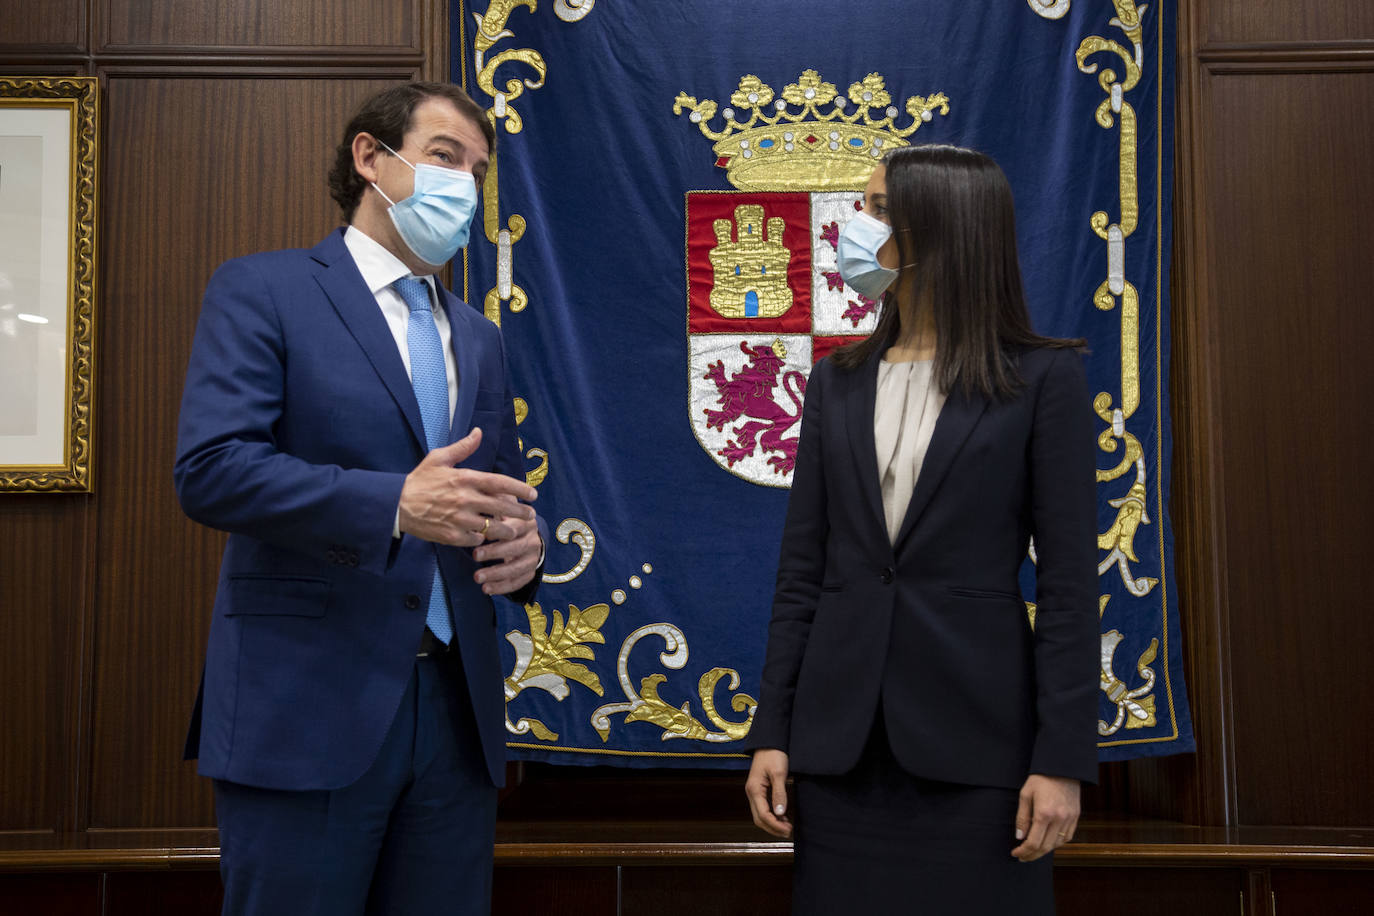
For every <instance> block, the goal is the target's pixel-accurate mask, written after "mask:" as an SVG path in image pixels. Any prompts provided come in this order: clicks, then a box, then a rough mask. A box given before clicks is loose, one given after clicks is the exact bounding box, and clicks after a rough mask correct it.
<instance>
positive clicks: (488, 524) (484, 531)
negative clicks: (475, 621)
mask: <svg viewBox="0 0 1374 916" xmlns="http://www.w3.org/2000/svg"><path fill="white" fill-rule="evenodd" d="M490 527H491V518H490V517H488V518H487V520H486V521H484V522H482V530H481V531H479V532H477V533H478V534H480V535H481V536H482V537H486V536H487V529H488V528H490ZM1060 836H1063V834H1060Z"/></svg>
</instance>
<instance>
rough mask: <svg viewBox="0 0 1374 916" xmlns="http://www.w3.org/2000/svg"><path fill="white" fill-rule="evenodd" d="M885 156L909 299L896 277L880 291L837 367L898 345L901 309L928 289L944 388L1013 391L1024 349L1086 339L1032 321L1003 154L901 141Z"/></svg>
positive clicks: (997, 395)
mask: <svg viewBox="0 0 1374 916" xmlns="http://www.w3.org/2000/svg"><path fill="white" fill-rule="evenodd" d="M883 164H884V165H885V166H886V167H887V176H886V177H887V212H888V217H889V218H890V219H891V221H892V231H893V234H894V236H895V237H896V239H897V248H898V251H899V252H900V254H901V262H900V263H901V264H902V268H901V270H902V273H903V275H906V274H909V275H910V276H911V280H910V283H909V292H908V295H909V296H910V300H909V301H907V302H905V303H902V302H898V301H897V289H899V288H900V285H901V282H902V281H901V279H898V280H897V281H896V282H894V283H893V285H892V288H891V289H889V290H888V292H887V293H885V294H884V296H883V304H882V309H881V313H880V315H879V318H878V326H877V327H876V328H875V329H874V331H873V333H872V334H871V335H870V336H869V337H866V338H865V339H863V340H861V341H859V342H858V343H854V344H850V345H849V346H846V347H843V348H841V349H839V350H836V351H835V353H834V354H833V356H832V357H831V358H832V360H833V361H834V363H835V365H836V366H838V367H839V368H842V369H856V368H858V367H859V366H860V365H862V364H863V363H865V362H866V361H867V360H868V359H869V358H870V357H871V356H872V355H873V354H874V353H882V352H883V351H885V350H886V349H887V348H888V347H890V346H892V345H893V344H895V343H896V342H897V341H898V340H899V339H900V338H901V334H902V313H903V311H906V312H907V313H908V314H911V315H914V314H915V311H916V303H918V302H920V301H922V298H923V297H924V296H925V295H926V293H927V291H929V295H930V299H929V301H931V302H933V303H934V310H935V316H934V317H935V334H936V343H935V371H934V378H935V380H936V383H937V384H938V385H939V386H940V390H941V391H943V392H945V393H946V394H948V393H949V392H951V391H952V390H954V388H956V387H958V388H960V389H962V391H963V392H964V393H965V394H970V393H972V392H975V391H977V392H980V393H982V394H983V395H985V396H987V397H989V398H994V399H1006V398H1009V397H1011V396H1013V395H1014V394H1015V393H1016V392H1017V391H1018V390H1019V389H1020V387H1021V386H1022V384H1023V382H1022V379H1021V375H1020V373H1019V372H1018V371H1017V368H1016V357H1017V355H1018V354H1019V353H1020V352H1021V351H1022V350H1025V349H1029V348H1032V347H1056V348H1061V347H1081V346H1083V341H1081V340H1060V339H1057V338H1053V337H1043V336H1041V335H1039V334H1036V333H1035V332H1034V331H1033V330H1031V325H1030V314H1029V313H1028V312H1027V310H1026V293H1025V289H1024V288H1023V287H1022V285H1021V265H1020V262H1019V261H1018V259H1017V254H1016V212H1015V209H1014V207H1013V204H1012V197H1011V185H1010V184H1008V183H1007V176H1006V175H1004V174H1003V173H1002V170H1001V168H999V167H998V165H997V163H996V162H993V161H992V159H991V158H989V157H988V156H985V155H983V154H982V153H979V152H975V151H974V150H970V149H962V148H960V147H957V146H934V145H931V146H908V147H901V148H899V149H895V150H893V151H892V152H890V153H888V154H887V155H886V156H885V157H884V158H883Z"/></svg>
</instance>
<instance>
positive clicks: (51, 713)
mask: <svg viewBox="0 0 1374 916" xmlns="http://www.w3.org/2000/svg"><path fill="white" fill-rule="evenodd" d="M90 509H91V497H89V496H85V495H75V494H56V495H54V494H41V495H40V494H35V495H29V494H21V493H7V494H4V498H3V500H0V531H3V532H4V536H3V543H4V550H3V555H0V721H2V722H3V723H4V724H3V728H0V734H2V735H3V738H0V741H2V742H3V745H2V746H3V750H0V764H2V765H0V774H3V775H2V776H0V831H12V830H15V831H19V830H23V831H33V830H36V831H60V830H63V829H69V828H70V823H69V819H68V818H67V817H66V816H65V812H66V810H67V805H66V800H67V797H68V795H69V792H70V788H71V774H72V773H73V771H74V765H75V760H76V750H75V747H76V723H77V721H78V718H79V717H78V712H77V710H78V706H79V702H80V696H81V687H80V683H81V671H82V667H83V666H82V664H81V660H82V659H83V658H84V655H85V652H84V646H85V641H86V638H87V630H88V627H87V619H88V610H89V602H88V601H87V596H86V590H87V583H88V576H87V568H88V566H89V562H90V555H89V553H88V551H87V549H86V534H87V528H88V522H89V513H90Z"/></svg>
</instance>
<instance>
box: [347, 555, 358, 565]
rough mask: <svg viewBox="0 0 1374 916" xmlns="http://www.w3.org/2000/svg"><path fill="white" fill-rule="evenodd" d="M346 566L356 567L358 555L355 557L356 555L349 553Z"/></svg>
mask: <svg viewBox="0 0 1374 916" xmlns="http://www.w3.org/2000/svg"><path fill="white" fill-rule="evenodd" d="M348 565H349V566H357V565H358V555H357V554H356V553H350V554H349V555H348Z"/></svg>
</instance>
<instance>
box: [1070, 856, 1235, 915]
mask: <svg viewBox="0 0 1374 916" xmlns="http://www.w3.org/2000/svg"><path fill="white" fill-rule="evenodd" d="M1245 890H1246V883H1245V871H1244V870H1243V869H1240V868H1216V869H1213V868H1076V867H1065V866H1063V865H1056V866H1055V869H1054V896H1055V905H1056V910H1057V912H1058V914H1059V916H1100V914H1103V913H1111V914H1112V916H1158V914H1160V913H1186V914H1207V916H1227V914H1234V916H1242V914H1247V916H1257V913H1258V911H1256V910H1255V909H1253V908H1251V907H1250V906H1247V905H1245V904H1248V903H1249V901H1245V904H1243V903H1242V900H1243V899H1244V894H1245Z"/></svg>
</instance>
